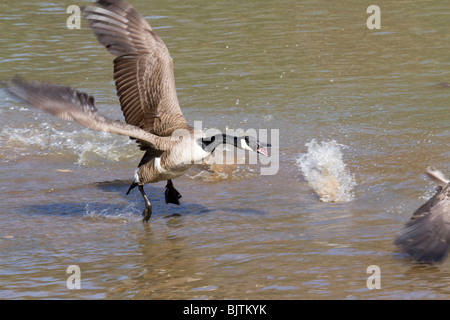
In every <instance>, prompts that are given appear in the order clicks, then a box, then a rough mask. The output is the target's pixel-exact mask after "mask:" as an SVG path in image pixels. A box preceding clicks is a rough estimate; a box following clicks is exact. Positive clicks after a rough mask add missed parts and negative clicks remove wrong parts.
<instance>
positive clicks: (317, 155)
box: [297, 139, 356, 202]
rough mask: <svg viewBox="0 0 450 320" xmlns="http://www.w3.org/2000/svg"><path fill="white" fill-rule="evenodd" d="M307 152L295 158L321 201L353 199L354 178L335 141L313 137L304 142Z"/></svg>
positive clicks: (339, 145)
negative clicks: (318, 139) (317, 139)
mask: <svg viewBox="0 0 450 320" xmlns="http://www.w3.org/2000/svg"><path fill="white" fill-rule="evenodd" d="M306 146H307V147H308V152H307V153H305V154H302V155H300V157H299V158H298V159H297V163H298V166H299V167H300V169H301V171H302V173H303V175H304V177H305V179H306V181H308V184H309V186H310V187H311V188H312V189H313V190H314V192H315V193H317V195H318V196H319V197H320V200H322V201H323V202H347V201H351V200H352V199H353V192H352V190H353V187H354V186H355V185H356V183H355V178H354V176H353V175H352V174H350V172H349V171H348V170H347V168H346V165H345V163H344V161H343V160H342V152H341V147H345V146H343V145H341V144H338V143H337V142H336V141H334V140H332V141H328V142H325V141H322V142H321V143H318V142H317V141H316V140H315V139H313V140H311V141H310V142H309V143H306Z"/></svg>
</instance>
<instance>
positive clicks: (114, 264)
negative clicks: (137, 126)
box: [0, 0, 450, 299]
mask: <svg viewBox="0 0 450 320" xmlns="http://www.w3.org/2000/svg"><path fill="white" fill-rule="evenodd" d="M4 2H6V3H7V5H3V6H2V9H1V13H0V23H1V28H0V44H1V49H2V50H1V51H0V76H1V79H5V78H10V77H12V76H13V75H15V74H20V75H22V76H23V77H25V78H28V79H40V80H46V81H51V82H56V83H62V84H67V85H71V86H73V87H76V88H78V89H80V90H83V91H86V92H89V93H90V94H93V95H95V97H96V101H97V106H98V108H99V109H100V111H101V112H102V113H104V114H106V115H108V116H110V117H114V118H117V119H120V118H121V113H120V108H119V107H118V106H117V99H116V95H115V88H114V84H113V81H112V68H111V66H112V62H111V61H112V57H111V56H110V55H109V54H108V53H107V52H106V50H104V48H103V47H102V46H100V45H99V44H97V42H96V40H95V38H94V36H93V35H92V34H91V32H90V31H89V30H87V27H86V23H85V22H84V21H82V29H81V30H69V29H67V28H66V19H67V18H68V16H69V15H68V14H67V13H65V11H66V8H67V6H69V5H70V4H79V5H86V4H88V3H90V2H86V1H79V2H78V3H75V2H74V1H67V0H61V1H51V2H50V1H47V2H42V3H36V2H34V1H28V2H18V1H9V0H6V1H4ZM132 4H133V5H134V6H135V7H136V8H137V9H138V10H139V11H140V12H141V13H143V14H144V15H145V16H146V17H147V19H149V21H150V23H151V24H152V26H153V27H154V29H155V30H156V31H157V32H158V33H159V35H160V36H161V37H162V38H163V40H164V41H165V43H166V44H167V46H168V48H169V50H170V52H171V54H172V56H173V58H174V62H175V75H176V83H177V88H178V94H179V99H180V103H181V105H182V108H183V112H184V114H185V116H186V118H187V119H188V121H189V122H190V123H193V122H194V121H196V120H202V121H203V125H204V126H205V127H208V128H209V127H214V128H218V129H220V130H225V128H226V127H228V128H243V129H247V128H255V129H264V128H266V129H279V130H280V131H279V134H280V140H279V171H278V172H277V174H275V175H266V176H262V175H260V174H259V169H260V167H259V166H258V165H252V166H246V165H240V166H238V167H237V168H236V169H235V170H234V171H233V172H232V173H231V174H223V175H221V174H216V175H206V176H205V175H203V173H202V172H201V168H195V169H193V170H192V171H191V172H189V174H188V175H187V176H185V177H182V178H179V179H177V180H175V181H174V183H175V186H176V187H177V189H178V190H179V191H180V192H181V194H182V195H183V198H182V205H181V206H175V205H166V204H165V203H164V195H163V194H164V183H158V184H155V185H148V186H147V187H146V190H147V192H148V194H149V195H150V197H151V199H152V201H153V204H154V215H153V217H152V220H151V223H150V224H148V225H143V224H142V223H141V221H140V219H141V218H140V213H141V211H142V209H143V201H142V198H141V196H140V194H139V192H137V191H136V192H133V193H132V194H130V195H129V196H126V195H125V192H126V191H127V189H128V185H129V183H130V181H131V180H132V178H133V174H134V169H135V167H136V165H137V164H138V162H139V160H140V157H141V152H140V151H139V149H138V148H137V147H136V146H135V144H134V143H133V142H132V141H129V139H127V138H125V137H120V136H116V135H110V134H103V133H98V132H92V131H89V130H87V129H84V128H81V127H79V126H77V125H75V124H70V123H67V122H64V121H62V120H59V119H56V118H53V117H51V116H49V115H46V114H42V113H40V112H38V111H36V110H29V109H28V108H25V107H23V106H19V105H17V104H16V103H15V102H13V101H11V100H9V99H7V98H6V96H5V95H4V92H1V93H0V95H1V99H2V104H1V106H0V161H1V166H0V193H1V209H0V298H3V299H41V298H44V299H45V298H75V299H86V298H94V299H227V298H232V299H392V298H396V299H421V298H426V299H442V298H444V299H445V298H448V297H449V295H450V286H449V284H450V265H449V262H448V261H447V262H444V263H443V264H441V265H438V266H433V267H430V266H420V265H417V264H415V263H413V262H412V261H410V260H408V259H407V258H405V257H404V256H403V255H402V254H399V253H398V252H397V250H396V248H395V247H394V245H393V239H394V237H395V234H396V233H397V232H398V231H399V230H400V229H401V228H402V226H403V224H404V222H406V221H407V220H408V219H409V216H410V214H411V213H412V211H413V210H415V209H416V208H417V207H418V206H419V205H420V204H421V203H422V202H423V201H424V200H425V199H426V198H427V197H428V196H430V195H431V194H432V193H433V185H432V184H431V183H430V182H429V181H427V180H426V178H425V177H424V176H423V175H422V172H423V170H424V169H425V168H426V167H427V166H429V165H433V166H435V167H437V168H439V169H440V170H442V171H443V172H446V173H447V174H448V175H450V165H449V162H448V159H449V156H450V151H449V150H450V148H449V147H450V133H449V130H448V126H449V122H450V112H449V110H450V107H449V105H448V101H449V96H450V89H449V88H448V87H445V86H440V85H438V84H439V83H441V82H450V50H449V49H450V39H449V34H448V27H449V22H448V13H449V12H450V3H448V2H446V1H423V2H418V3H411V2H408V1H395V2H391V3H384V2H383V3H380V4H379V5H380V8H381V29H380V30H369V29H368V28H367V27H366V19H367V18H368V17H369V14H367V13H366V9H367V7H368V6H369V5H370V4H376V3H365V2H361V1H346V2H345V4H343V5H339V6H338V5H333V4H331V3H330V2H329V1H291V0H286V1H264V2H262V1H260V2H257V3H256V2H254V1H247V2H242V1H231V2H230V1H228V2H223V1H222V2H221V1H199V0H196V1H190V2H189V4H187V3H186V2H182V1H178V0H173V1H165V2H151V3H150V2H149V1H145V0H133V1H132ZM313 139H316V141H318V142H322V141H333V140H334V141H336V143H337V144H340V145H342V147H341V152H342V160H343V161H344V163H345V164H346V169H347V170H348V171H349V172H350V173H351V175H352V176H353V177H354V180H355V183H356V186H355V187H354V188H353V190H352V196H353V198H352V200H351V201H348V202H340V203H336V202H335V203H332V202H323V201H320V199H319V197H318V196H317V195H316V194H315V192H314V191H313V190H312V188H311V187H310V185H309V184H308V182H307V181H306V180H305V178H304V176H303V173H302V171H301V170H300V167H299V163H298V159H299V158H300V157H301V155H302V154H305V153H306V152H307V151H308V150H307V147H306V146H305V144H306V143H309V142H310V141H311V140H313ZM199 173H201V175H198V174H199ZM69 265H78V266H79V267H80V269H81V289H80V290H76V289H75V290H70V289H68V288H67V287H66V280H67V278H68V276H69V275H67V274H66V269H67V267H68V266H69ZM370 265H377V266H379V267H380V270H381V288H380V289H374V290H369V289H368V288H367V286H366V280H367V278H368V276H369V274H367V273H366V270H367V268H368V267H369V266H370Z"/></svg>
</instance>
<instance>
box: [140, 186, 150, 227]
mask: <svg viewBox="0 0 450 320" xmlns="http://www.w3.org/2000/svg"><path fill="white" fill-rule="evenodd" d="M139 191H140V192H141V194H142V197H143V198H144V201H145V209H144V211H142V216H143V218H142V221H144V222H147V221H148V220H150V217H151V216H152V204H151V203H150V200H148V197H147V195H146V194H145V191H144V186H142V185H139Z"/></svg>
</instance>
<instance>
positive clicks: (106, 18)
mask: <svg viewBox="0 0 450 320" xmlns="http://www.w3.org/2000/svg"><path fill="white" fill-rule="evenodd" d="M97 3H98V4H99V5H100V7H94V6H88V7H86V8H83V12H84V15H85V18H86V19H87V20H88V22H89V27H90V28H91V29H92V31H93V32H94V34H95V35H96V36H97V39H98V41H99V42H100V43H102V44H103V45H104V46H105V47H106V49H107V50H108V51H109V52H110V53H111V54H112V55H114V56H116V58H115V59H114V80H115V83H116V89H117V95H118V96H119V100H120V105H121V108H122V111H123V115H124V117H125V122H126V123H123V122H119V121H113V120H111V119H108V118H106V117H104V116H101V115H100V114H98V112H97V109H96V107H95V106H94V98H93V97H92V96H89V95H87V94H86V93H82V92H79V91H76V90H74V89H72V88H70V87H65V86H58V85H52V84H46V83H36V82H28V81H24V80H22V79H19V78H15V79H13V80H12V81H10V82H8V83H4V86H5V88H6V90H7V91H8V92H9V93H10V94H11V95H12V96H14V97H16V98H17V99H19V100H21V101H22V102H24V103H26V104H28V105H29V106H32V107H35V108H38V109H41V110H44V111H46V112H49V113H51V114H53V115H55V116H58V117H60V118H62V119H66V120H71V121H75V122H77V123H79V124H81V125H83V126H86V127H88V128H90V129H93V130H99V131H105V132H114V133H118V134H121V135H125V136H129V137H131V138H133V139H136V141H137V143H138V145H139V147H140V148H141V149H142V150H144V151H145V154H144V156H143V158H142V160H141V162H140V163H139V166H138V169H137V170H136V174H135V179H134V182H133V183H132V185H131V186H130V188H129V190H128V192H127V194H128V193H129V192H130V191H131V190H132V189H133V188H135V187H138V189H139V191H140V192H141V194H142V197H143V198H144V200H145V209H144V211H143V213H142V215H143V220H144V221H148V220H149V219H150V217H151V214H152V205H151V203H150V200H149V199H148V197H147V195H146V194H145V191H144V185H145V184H147V183H151V182H158V181H162V180H167V185H166V190H165V199H166V203H174V204H179V198H181V195H180V193H179V192H178V191H177V190H176V189H175V188H174V186H173V183H172V179H175V178H177V177H180V176H181V175H183V174H184V173H185V172H186V171H187V170H188V169H189V168H190V167H191V166H192V165H193V164H194V163H199V162H201V160H203V159H205V158H206V157H208V156H209V155H211V153H212V152H213V151H214V149H215V148H216V147H217V146H219V145H221V144H231V145H233V146H235V147H237V148H241V149H245V150H250V151H254V152H258V153H261V154H263V155H265V156H267V155H268V153H267V151H266V150H265V149H264V147H266V146H267V147H270V145H267V144H263V143H260V142H259V141H258V140H256V138H254V137H250V136H242V137H236V136H230V135H226V134H218V135H214V136H210V137H206V136H205V135H204V133H203V132H201V131H198V130H194V129H193V128H192V127H191V126H189V125H188V124H187V123H186V120H185V118H184V116H183V114H182V112H181V110H180V106H179V104H178V98H177V94H176V91H175V80H174V74H173V67H172V58H171V56H170V54H169V51H168V49H167V47H166V46H165V44H164V42H163V41H162V40H161V39H160V38H159V37H158V35H157V34H156V33H155V32H154V31H153V30H152V28H151V27H150V25H149V24H148V23H147V22H146V21H145V19H144V18H143V17H142V16H141V15H140V14H139V13H138V12H136V10H134V9H133V7H131V6H130V5H129V4H128V3H126V2H125V1H123V0H98V1H97Z"/></svg>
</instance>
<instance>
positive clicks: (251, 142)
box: [236, 136, 271, 157]
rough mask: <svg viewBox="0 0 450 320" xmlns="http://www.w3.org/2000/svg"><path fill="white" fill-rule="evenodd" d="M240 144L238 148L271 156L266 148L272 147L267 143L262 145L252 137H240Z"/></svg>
mask: <svg viewBox="0 0 450 320" xmlns="http://www.w3.org/2000/svg"><path fill="white" fill-rule="evenodd" d="M238 143H239V145H237V146H236V147H238V148H241V149H244V150H248V151H253V152H257V153H260V154H262V155H264V156H266V157H268V156H269V153H268V152H267V150H266V149H265V148H270V147H271V145H270V144H266V143H262V142H260V141H258V140H257V139H256V138H254V137H251V136H243V137H239V138H238Z"/></svg>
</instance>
